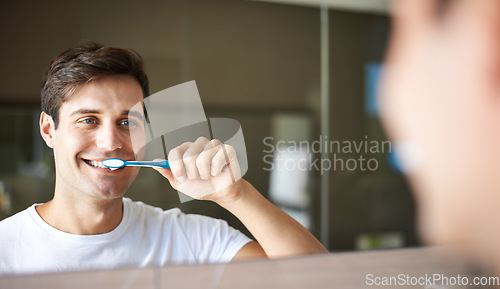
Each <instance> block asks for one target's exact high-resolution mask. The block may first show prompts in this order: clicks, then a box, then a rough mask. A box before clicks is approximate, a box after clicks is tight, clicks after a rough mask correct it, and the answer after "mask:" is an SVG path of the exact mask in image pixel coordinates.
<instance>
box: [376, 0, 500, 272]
mask: <svg viewBox="0 0 500 289" xmlns="http://www.w3.org/2000/svg"><path fill="white" fill-rule="evenodd" d="M393 4H394V5H393V7H392V8H393V15H394V17H393V20H394V22H393V24H394V25H393V27H394V28H393V34H392V38H391V43H390V49H389V52H388V55H387V63H386V64H387V65H386V66H387V69H386V75H385V77H384V81H383V87H382V104H383V105H382V107H383V117H384V123H385V126H386V128H387V130H388V132H389V134H390V137H391V138H392V139H393V140H394V141H395V147H396V150H397V149H398V146H399V147H400V148H401V146H403V147H405V148H406V149H403V150H402V151H403V154H402V155H401V158H402V162H403V164H405V168H406V173H407V174H408V176H409V178H410V181H411V183H412V185H413V187H414V188H415V190H416V200H417V202H418V209H419V225H420V231H421V232H422V235H423V238H424V240H425V241H427V242H428V243H430V244H455V245H456V246H455V249H456V251H455V253H458V254H460V255H465V256H467V257H469V258H470V259H471V260H473V261H476V262H480V263H481V264H483V265H485V266H486V267H488V268H489V269H495V270H499V269H500V230H499V229H498V223H499V220H500V209H499V204H500V181H499V180H500V178H499V173H500V153H499V152H500V150H499V148H500V130H499V125H500V85H499V84H500V53H499V51H500V33H499V31H500V1H498V0H480V1H476V0H456V1H436V0H418V1H416V0H397V1H393ZM405 151H406V153H404V152H405Z"/></svg>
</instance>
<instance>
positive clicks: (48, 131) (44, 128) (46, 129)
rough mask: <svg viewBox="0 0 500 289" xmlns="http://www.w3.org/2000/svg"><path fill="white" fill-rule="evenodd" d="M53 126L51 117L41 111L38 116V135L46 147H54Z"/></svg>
mask: <svg viewBox="0 0 500 289" xmlns="http://www.w3.org/2000/svg"><path fill="white" fill-rule="evenodd" d="M55 130H56V129H55V125H54V120H53V119H52V117H51V116H50V115H48V114H46V113H45V112H43V111H42V113H41V114H40V134H41V135H42V138H43V140H44V141H45V143H46V144H47V146H48V147H50V148H54V146H55Z"/></svg>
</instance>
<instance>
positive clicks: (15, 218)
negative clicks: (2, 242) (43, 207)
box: [0, 205, 35, 239]
mask: <svg viewBox="0 0 500 289" xmlns="http://www.w3.org/2000/svg"><path fill="white" fill-rule="evenodd" d="M34 206H35V205H32V206H30V207H29V208H27V209H24V210H22V211H20V212H18V213H16V214H14V215H12V216H10V217H7V218H5V219H3V220H1V221H0V232H2V234H0V239H2V238H8V236H9V235H13V234H14V232H18V231H20V230H22V229H23V228H26V226H29V224H31V221H30V220H31V216H30V210H35V207H34Z"/></svg>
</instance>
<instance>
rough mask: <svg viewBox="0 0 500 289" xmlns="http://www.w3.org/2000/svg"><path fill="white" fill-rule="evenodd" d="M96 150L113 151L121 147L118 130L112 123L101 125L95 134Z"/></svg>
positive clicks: (121, 141)
mask: <svg viewBox="0 0 500 289" xmlns="http://www.w3.org/2000/svg"><path fill="white" fill-rule="evenodd" d="M96 145H97V148H99V149H102V150H105V151H114V150H116V149H120V148H122V146H123V140H122V136H121V133H120V131H119V128H118V127H116V125H114V124H112V123H108V124H103V125H101V127H100V128H99V130H98V131H97V132H96Z"/></svg>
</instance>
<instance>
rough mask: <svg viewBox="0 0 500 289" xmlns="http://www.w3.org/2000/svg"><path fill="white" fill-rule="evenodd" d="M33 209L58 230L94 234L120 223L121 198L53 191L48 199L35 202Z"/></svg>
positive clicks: (113, 227) (110, 228) (101, 232)
mask: <svg viewBox="0 0 500 289" xmlns="http://www.w3.org/2000/svg"><path fill="white" fill-rule="evenodd" d="M36 210H37V212H38V214H39V215H40V217H42V219H43V220H44V221H45V222H47V223H48V224H49V225H51V226H52V227H54V228H56V229H58V230H60V231H63V232H66V233H70V234H75V235H97V234H104V233H108V232H111V231H112V230H113V229H115V228H116V227H117V226H118V225H119V224H120V222H121V220H122V217H123V198H121V197H120V198H116V199H110V200H102V199H96V198H92V197H87V198H85V197H80V198H74V197H70V196H66V195H59V194H57V193H55V194H54V198H53V199H52V200H51V201H49V202H47V203H45V204H42V205H40V206H37V207H36Z"/></svg>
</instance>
